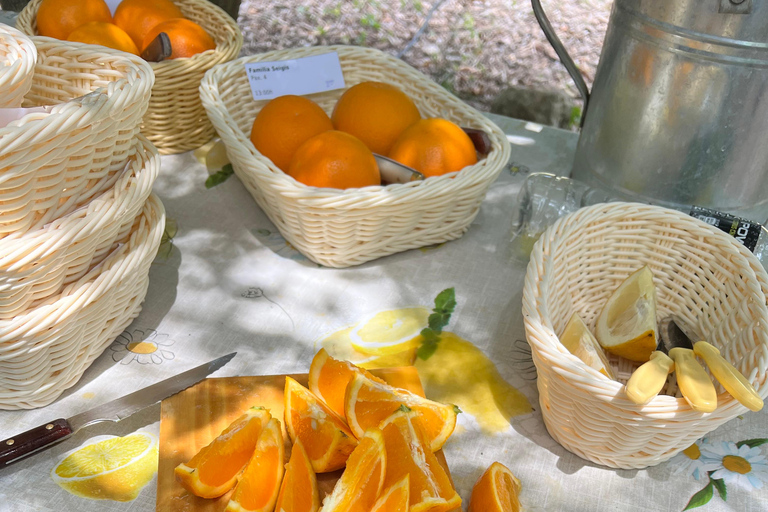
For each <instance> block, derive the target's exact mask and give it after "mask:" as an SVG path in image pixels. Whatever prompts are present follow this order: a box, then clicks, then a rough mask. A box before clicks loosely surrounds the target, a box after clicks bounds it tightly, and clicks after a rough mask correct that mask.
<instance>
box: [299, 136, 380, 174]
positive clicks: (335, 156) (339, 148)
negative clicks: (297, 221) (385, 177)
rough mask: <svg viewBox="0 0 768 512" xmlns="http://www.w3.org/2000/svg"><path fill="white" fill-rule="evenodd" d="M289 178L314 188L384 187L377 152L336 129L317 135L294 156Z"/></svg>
mask: <svg viewBox="0 0 768 512" xmlns="http://www.w3.org/2000/svg"><path fill="white" fill-rule="evenodd" d="M287 174H288V175H290V176H293V178H294V179H295V180H296V181H298V182H300V183H303V184H305V185H309V186H310V187H323V188H341V189H346V188H359V187H369V186H371V185H381V177H380V176H379V166H378V165H376V160H375V159H374V158H373V153H371V151H370V150H369V149H368V148H367V147H365V144H363V143H362V142H360V140H359V139H357V138H355V137H353V136H352V135H350V134H348V133H344V132H340V131H336V130H331V131H328V132H323V133H321V134H320V135H315V136H314V137H312V138H311V139H309V140H308V141H307V142H305V143H304V144H302V145H301V146H300V147H299V149H298V150H296V153H295V154H294V155H293V159H292V160H291V165H290V166H289V167H288V172H287Z"/></svg>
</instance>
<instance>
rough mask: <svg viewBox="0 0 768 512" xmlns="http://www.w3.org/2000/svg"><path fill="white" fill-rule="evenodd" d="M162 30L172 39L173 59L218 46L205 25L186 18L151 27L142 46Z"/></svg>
mask: <svg viewBox="0 0 768 512" xmlns="http://www.w3.org/2000/svg"><path fill="white" fill-rule="evenodd" d="M160 32H165V33H166V34H168V39H170V40H171V48H172V50H173V51H172V52H171V56H170V58H171V59H180V58H186V57H192V56H193V55H197V54H198V53H202V52H204V51H207V50H213V49H214V48H216V42H215V41H214V40H213V38H212V37H211V36H210V35H208V32H206V31H205V29H204V28H203V27H201V26H200V25H198V24H197V23H195V22H194V21H190V20H188V19H184V18H173V19H170V20H166V21H162V22H160V23H158V24H157V25H155V26H154V27H152V28H151V29H149V31H148V32H147V35H145V36H144V40H143V41H142V42H141V45H137V46H140V47H141V49H142V50H143V49H144V48H146V47H147V46H148V45H149V43H151V42H152V40H153V39H154V38H156V37H157V36H158V35H159V34H160Z"/></svg>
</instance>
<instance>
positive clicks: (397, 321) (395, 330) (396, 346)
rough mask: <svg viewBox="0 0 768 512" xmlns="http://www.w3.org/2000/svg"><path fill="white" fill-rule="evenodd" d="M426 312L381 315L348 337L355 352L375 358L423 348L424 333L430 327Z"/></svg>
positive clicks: (413, 310)
mask: <svg viewBox="0 0 768 512" xmlns="http://www.w3.org/2000/svg"><path fill="white" fill-rule="evenodd" d="M428 319H429V310H428V309H427V308H402V309H393V310H390V311H381V312H380V313H376V314H375V315H373V316H372V317H370V318H369V319H367V320H364V321H362V322H360V323H359V324H357V325H356V326H355V328H353V329H352V331H350V333H349V338H350V341H351V344H352V347H354V349H355V350H357V351H358V352H362V353H363V354H368V355H372V356H386V355H392V354H398V353H401V352H404V351H406V350H410V349H413V348H417V347H418V346H419V345H421V341H422V339H421V334H420V333H421V330H422V329H424V328H425V327H427V325H428Z"/></svg>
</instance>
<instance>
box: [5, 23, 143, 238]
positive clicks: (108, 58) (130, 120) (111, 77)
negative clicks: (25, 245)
mask: <svg viewBox="0 0 768 512" xmlns="http://www.w3.org/2000/svg"><path fill="white" fill-rule="evenodd" d="M32 41H33V42H34V43H35V45H36V47H37V51H38V59H37V65H36V66H35V74H34V77H33V82H32V88H31V89H30V91H29V92H28V93H27V95H26V96H25V98H24V105H23V106H24V107H36V106H45V105H54V106H53V107H52V108H51V109H50V112H42V113H32V114H28V115H26V116H25V117H23V118H22V119H20V120H18V121H14V122H12V123H11V124H9V125H8V126H6V127H4V128H0V237H2V236H5V235H7V234H9V233H14V232H20V231H29V230H32V229H36V228H39V227H40V226H43V225H44V224H46V223H48V222H49V221H51V220H53V219H56V218H58V217H60V216H62V215H65V214H67V213H69V212H71V211H73V210H75V209H76V208H77V207H78V206H80V205H83V204H85V203H86V202H88V201H89V200H90V199H91V198H93V197H95V196H96V195H98V194H100V193H101V192H103V191H104V190H105V189H106V188H107V187H109V186H111V185H112V184H113V183H114V181H115V180H116V179H117V174H118V173H119V172H121V171H122V169H123V167H124V164H125V162H126V160H127V158H128V156H129V152H130V150H131V146H132V144H133V139H134V137H135V136H136V134H137V133H138V132H139V125H140V123H141V118H142V116H143V115H144V112H145V111H146V109H147V105H148V104H149V95H150V90H151V87H152V84H153V82H154V76H153V75H152V69H151V68H150V67H149V65H148V64H147V63H146V62H144V60H143V59H141V58H139V57H136V56H134V55H129V54H127V53H124V52H119V51H117V50H110V49H108V48H99V49H98V50H95V48H96V47H95V46H93V45H87V44H80V43H70V42H66V41H59V40H57V39H51V38H47V37H32Z"/></svg>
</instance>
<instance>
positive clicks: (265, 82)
mask: <svg viewBox="0 0 768 512" xmlns="http://www.w3.org/2000/svg"><path fill="white" fill-rule="evenodd" d="M245 71H246V73H248V81H249V82H250V84H251V92H253V98H254V99H257V100H271V99H272V98H277V97H278V96H284V95H286V94H295V95H297V96H301V95H304V94H312V93H315V92H324V91H332V90H334V89H342V88H343V87H344V75H343V73H342V72H341V64H340V63H339V55H338V54H337V53H336V52H331V53H324V54H322V55H313V56H311V57H304V58H301V59H292V60H279V61H274V62H254V63H251V64H246V65H245Z"/></svg>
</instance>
